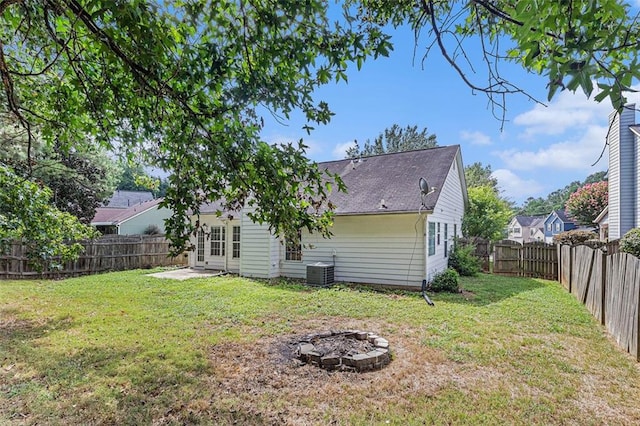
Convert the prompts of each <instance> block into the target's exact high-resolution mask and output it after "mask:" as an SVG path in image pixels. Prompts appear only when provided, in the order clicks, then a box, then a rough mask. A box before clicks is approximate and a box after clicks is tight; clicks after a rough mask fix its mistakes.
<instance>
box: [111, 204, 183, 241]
mask: <svg viewBox="0 0 640 426" xmlns="http://www.w3.org/2000/svg"><path fill="white" fill-rule="evenodd" d="M169 217H171V210H169V209H168V208H166V207H161V208H158V207H157V206H154V207H152V208H150V209H149V210H145V211H143V212H140V213H139V214H137V215H135V216H132V217H130V218H129V219H127V220H125V221H123V222H122V223H120V225H118V233H119V234H120V235H139V234H143V233H144V231H145V230H146V229H147V227H148V226H149V225H157V226H158V228H160V232H162V233H163V234H164V232H165V229H164V220H165V219H167V218H169Z"/></svg>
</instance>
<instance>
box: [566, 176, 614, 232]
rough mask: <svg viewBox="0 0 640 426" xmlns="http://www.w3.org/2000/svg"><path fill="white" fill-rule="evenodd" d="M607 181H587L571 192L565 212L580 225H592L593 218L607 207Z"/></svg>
mask: <svg viewBox="0 0 640 426" xmlns="http://www.w3.org/2000/svg"><path fill="white" fill-rule="evenodd" d="M608 202H609V183H608V182H606V181H603V182H596V183H588V184H586V185H585V186H583V187H581V188H578V190H577V191H576V192H574V193H573V194H571V196H570V197H569V201H567V209H566V210H567V213H569V216H571V217H572V218H573V219H575V220H576V221H577V222H578V223H579V224H581V225H593V220H594V219H595V218H596V217H598V215H599V214H600V213H601V212H602V210H604V208H605V207H607V204H608Z"/></svg>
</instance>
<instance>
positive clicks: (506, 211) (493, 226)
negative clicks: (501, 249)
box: [462, 186, 513, 241]
mask: <svg viewBox="0 0 640 426" xmlns="http://www.w3.org/2000/svg"><path fill="white" fill-rule="evenodd" d="M468 193H469V207H468V209H467V211H466V212H465V214H464V217H463V219H462V233H463V234H464V235H465V236H466V237H481V238H485V239H487V240H492V241H497V240H500V239H501V238H502V237H503V236H504V232H505V229H506V227H507V224H508V223H509V220H510V219H511V216H512V214H513V212H512V210H511V207H510V206H509V203H508V202H507V201H506V200H504V199H502V198H500V196H499V195H498V194H497V193H496V192H495V191H494V190H493V188H492V187H490V186H476V187H471V188H469V190H468Z"/></svg>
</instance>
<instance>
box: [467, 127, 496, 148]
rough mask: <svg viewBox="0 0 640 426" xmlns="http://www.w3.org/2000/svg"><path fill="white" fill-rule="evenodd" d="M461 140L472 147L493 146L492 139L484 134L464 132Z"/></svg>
mask: <svg viewBox="0 0 640 426" xmlns="http://www.w3.org/2000/svg"><path fill="white" fill-rule="evenodd" d="M460 139H462V140H463V141H468V142H470V143H471V145H491V144H492V142H491V138H490V137H489V136H488V135H486V134H484V133H482V132H478V131H475V132H470V131H468V130H462V131H461V132H460Z"/></svg>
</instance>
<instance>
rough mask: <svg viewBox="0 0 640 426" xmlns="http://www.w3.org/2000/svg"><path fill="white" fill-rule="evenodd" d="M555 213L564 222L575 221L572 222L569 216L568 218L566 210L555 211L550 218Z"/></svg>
mask: <svg viewBox="0 0 640 426" xmlns="http://www.w3.org/2000/svg"><path fill="white" fill-rule="evenodd" d="M553 213H555V214H556V215H557V216H558V218H559V219H560V220H561V221H562V222H564V223H573V220H571V219H570V218H569V216H567V213H566V212H565V211H564V210H562V209H559V210H554V211H553V212H552V213H551V214H550V215H549V216H551V215H552V214H553Z"/></svg>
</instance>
